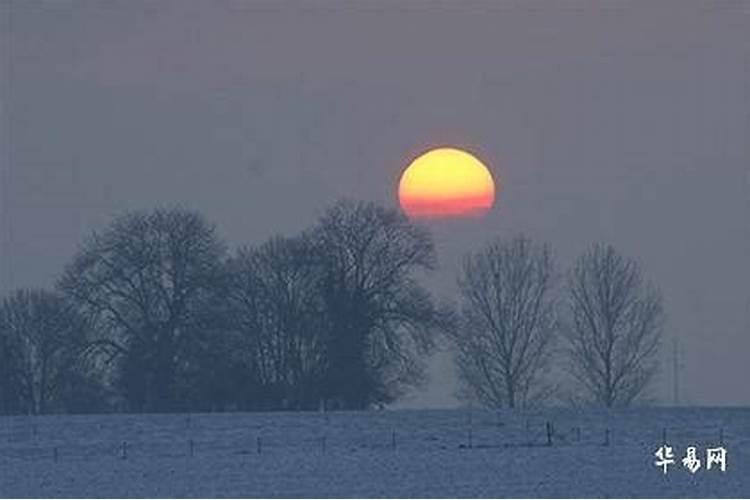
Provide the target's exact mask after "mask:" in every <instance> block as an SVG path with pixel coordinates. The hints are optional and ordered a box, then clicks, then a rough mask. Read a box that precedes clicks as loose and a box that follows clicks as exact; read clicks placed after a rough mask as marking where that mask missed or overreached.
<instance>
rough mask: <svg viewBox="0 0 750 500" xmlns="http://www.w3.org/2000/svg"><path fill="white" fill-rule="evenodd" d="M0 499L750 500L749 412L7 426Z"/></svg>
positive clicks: (269, 416) (162, 418)
mask: <svg viewBox="0 0 750 500" xmlns="http://www.w3.org/2000/svg"><path fill="white" fill-rule="evenodd" d="M548 421H549V422H551V424H552V427H553V438H552V446H547V433H546V422H548ZM607 429H609V433H608V434H609V445H608V446H605V445H604V443H605V440H606V435H607ZM664 429H666V437H667V441H668V443H669V445H670V446H672V447H673V450H674V452H675V459H676V463H675V464H674V465H673V466H671V467H670V469H669V472H668V473H667V474H666V475H664V474H662V471H661V469H659V468H657V467H656V466H654V464H653V462H654V460H655V459H656V457H654V452H655V451H656V449H657V448H658V447H659V446H660V444H661V441H662V435H663V432H664ZM470 430H471V447H470V445H469V434H470ZM722 434H723V440H724V446H725V448H726V449H727V471H726V472H724V473H722V472H721V471H719V470H717V469H716V468H715V467H716V466H714V469H712V470H706V469H705V448H706V447H707V446H718V445H719V441H720V439H721V435H722ZM191 440H192V443H193V446H192V456H191V445H190V443H191ZM123 442H125V443H127V445H126V448H127V449H126V457H125V458H123ZM394 444H395V446H394ZM690 445H694V446H697V447H698V452H699V458H700V459H701V460H702V461H703V463H702V467H701V468H700V469H699V470H698V471H697V472H696V473H695V474H694V475H693V474H690V473H689V472H688V471H687V470H686V469H685V468H684V467H683V466H682V465H681V464H680V459H681V458H682V457H683V456H684V454H685V448H686V447H687V446H690ZM55 450H57V452H56V453H57V456H55ZM0 496H2V497H9V496H10V497H223V496H231V497H290V496H304V497H310V496H314V497H341V496H347V497H382V496H387V497H414V496H419V497H477V496H479V497H485V496H489V497H504V496H513V497H538V496H542V497H591V496H596V497H612V496H616V497H665V496H666V497H684V496H692V497H750V409H712V408H705V409H695V408H692V409H656V408H654V409H646V410H637V411H635V410H633V411H626V412H612V413H606V412H599V411H588V412H574V411H570V410H565V411H563V410H555V411H547V412H539V413H516V414H510V413H501V414H496V413H488V412H480V411H476V410H475V411H473V412H469V411H468V410H446V411H406V410H404V411H380V412H363V413H328V414H321V413H261V414H211V415H208V414H200V415H191V416H190V417H188V416H187V415H111V416H59V417H37V418H29V417H10V418H7V417H6V418H0Z"/></svg>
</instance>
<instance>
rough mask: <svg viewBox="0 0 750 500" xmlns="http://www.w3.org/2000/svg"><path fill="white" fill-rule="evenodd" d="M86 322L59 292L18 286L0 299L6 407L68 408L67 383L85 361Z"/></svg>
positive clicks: (1, 386)
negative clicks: (66, 399)
mask: <svg viewBox="0 0 750 500" xmlns="http://www.w3.org/2000/svg"><path fill="white" fill-rule="evenodd" d="M87 345H88V341H87V325H86V323H85V321H84V320H83V318H82V317H80V315H78V314H76V312H75V311H74V310H73V309H72V308H71V307H70V306H69V305H68V304H66V303H65V301H64V300H63V299H62V298H61V297H60V296H59V295H57V294H55V293H52V292H49V291H45V290H18V291H16V292H14V293H12V294H11V295H9V296H8V297H6V298H5V299H4V300H3V301H2V304H0V365H2V367H3V368H2V371H3V372H5V373H3V377H2V379H0V397H2V399H3V401H2V405H3V406H4V407H5V411H6V412H7V413H33V414H43V413H48V412H51V411H56V410H61V409H66V408H64V407H65V404H66V403H68V401H65V390H64V389H65V386H66V385H67V384H69V383H70V379H72V378H76V379H77V380H76V381H77V382H80V381H81V380H80V378H78V377H77V376H76V371H79V372H80V373H82V369H83V368H84V367H85V365H84V364H83V363H84V360H83V354H84V352H85V350H86V348H87Z"/></svg>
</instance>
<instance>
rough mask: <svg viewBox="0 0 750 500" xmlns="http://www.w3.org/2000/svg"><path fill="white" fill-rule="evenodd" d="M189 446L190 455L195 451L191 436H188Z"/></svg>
mask: <svg viewBox="0 0 750 500" xmlns="http://www.w3.org/2000/svg"><path fill="white" fill-rule="evenodd" d="M189 446H190V456H191V457H192V456H193V454H194V452H195V443H193V439H192V438H190V441H189Z"/></svg>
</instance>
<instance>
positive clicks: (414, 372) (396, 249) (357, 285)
mask: <svg viewBox="0 0 750 500" xmlns="http://www.w3.org/2000/svg"><path fill="white" fill-rule="evenodd" d="M309 238H310V239H311V241H312V242H313V245H315V248H316V255H317V256H318V258H319V260H320V263H321V265H322V267H323V272H322V275H321V282H320V287H319V290H320V294H321V297H322V298H323V300H324V303H325V314H326V318H327V321H328V329H329V336H328V339H329V341H328V345H327V362H328V367H327V378H326V382H325V386H326V388H327V390H328V392H329V398H330V399H335V400H337V401H338V402H339V403H340V404H342V405H343V406H346V407H350V408H362V407H366V406H368V405H372V404H379V403H385V402H389V401H391V400H392V399H393V398H394V397H396V396H397V395H398V394H399V393H400V391H401V390H402V389H403V388H404V387H406V386H408V385H411V384H415V383H417V382H418V381H419V380H420V377H421V375H422V366H420V357H419V353H424V352H426V351H427V350H429V349H430V348H431V347H432V345H433V340H434V338H433V335H434V333H435V332H436V330H437V329H439V328H440V319H441V314H440V312H439V311H438V310H437V308H436V307H435V306H434V305H433V302H432V300H431V297H430V295H429V294H428V292H427V291H426V290H425V289H424V288H423V287H421V286H420V285H419V284H418V283H417V281H416V276H415V273H416V272H418V271H419V270H431V269H433V268H434V266H435V263H436V259H435V251H434V246H433V241H432V238H431V236H430V234H429V233H428V232H427V231H426V230H425V229H424V228H422V227H420V226H417V225H415V224H413V223H412V222H411V221H409V220H408V219H407V218H406V217H405V216H404V215H403V214H401V213H399V212H398V211H396V210H389V209H385V208H383V207H380V206H378V205H375V204H372V203H354V202H351V201H347V200H344V201H341V202H339V203H337V204H336V205H334V206H333V207H332V208H330V209H329V210H328V211H327V212H326V213H325V214H324V215H323V217H322V218H321V220H320V222H319V223H318V225H317V226H316V227H315V228H313V230H312V231H310V232H309Z"/></svg>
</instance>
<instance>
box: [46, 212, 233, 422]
mask: <svg viewBox="0 0 750 500" xmlns="http://www.w3.org/2000/svg"><path fill="white" fill-rule="evenodd" d="M223 255H224V246H223V244H222V243H221V242H220V241H219V240H218V238H217V236H216V234H215V230H214V228H213V226H211V225H210V224H208V223H207V222H206V221H205V220H204V219H203V217H202V216H201V215H200V214H197V213H194V212H190V211H185V210H182V209H159V210H154V211H152V212H148V213H145V212H132V213H128V214H125V215H123V216H120V217H118V218H116V219H115V220H114V222H113V223H112V224H111V225H110V226H109V227H108V228H106V229H105V230H104V231H103V232H101V233H94V234H93V235H92V236H91V238H90V239H89V240H88V241H87V242H86V243H85V245H84V246H83V248H82V249H81V250H80V252H79V253H78V254H77V255H76V256H75V258H74V260H73V262H72V264H71V265H69V266H68V267H67V269H66V270H65V273H64V275H63V278H62V280H61V281H60V284H59V285H60V289H61V290H62V291H63V292H64V293H65V294H66V295H67V296H68V297H69V298H70V299H71V300H72V301H74V302H75V303H76V304H77V305H78V306H79V308H80V309H81V310H82V311H84V312H85V313H87V314H88V316H89V317H90V318H92V319H93V320H96V322H97V325H98V327H99V329H100V331H104V332H105V333H106V337H105V338H101V339H99V341H100V342H101V344H106V345H107V346H108V347H109V348H111V349H113V352H114V353H119V354H121V355H122V356H121V357H120V358H119V364H118V366H119V373H120V376H119V382H120V386H121V388H122V389H123V391H124V393H125V396H126V400H127V403H128V406H129V407H130V409H133V410H142V411H155V410H169V409H172V408H174V405H175V399H176V394H177V392H178V391H177V385H178V384H177V382H178V380H177V379H178V376H179V371H180V367H181V365H182V364H183V363H184V361H185V356H186V354H187V353H189V352H190V349H189V344H190V342H191V341H193V340H194V337H193V336H192V335H191V334H192V333H194V332H195V327H196V320H197V319H199V318H201V317H202V314H203V310H202V308H203V306H204V305H205V304H206V303H207V302H209V297H210V296H211V295H212V294H215V293H217V285H218V284H219V283H220V282H221V280H222V279H223V277H224V274H223V269H222V265H223V262H222V261H223Z"/></svg>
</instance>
